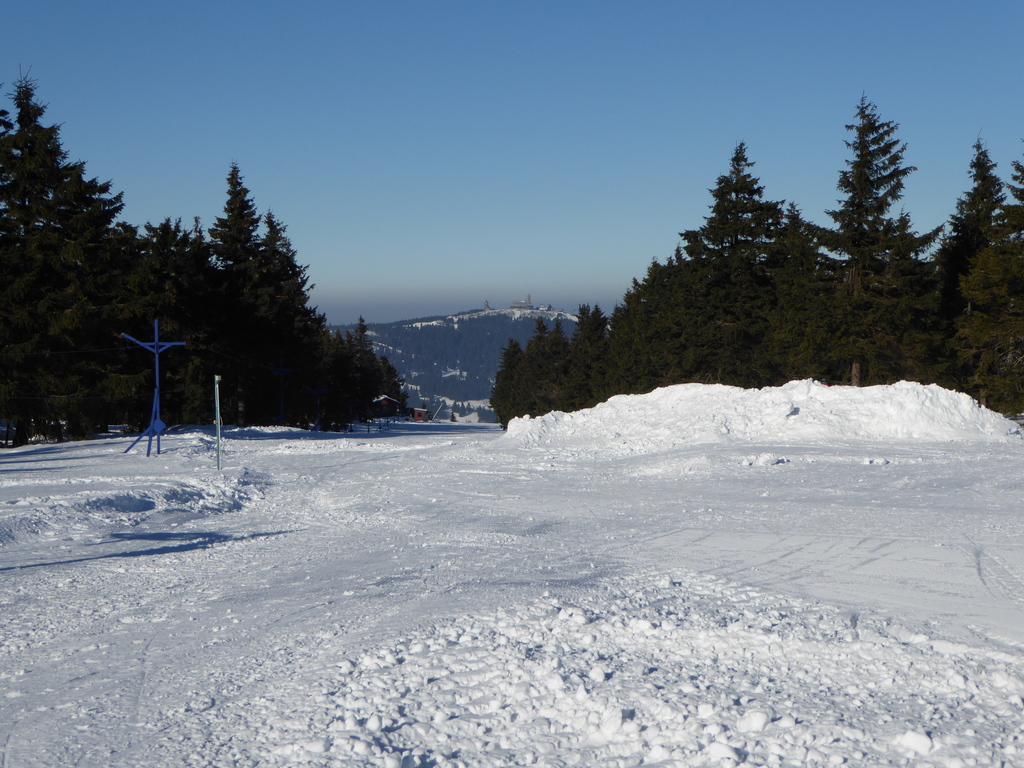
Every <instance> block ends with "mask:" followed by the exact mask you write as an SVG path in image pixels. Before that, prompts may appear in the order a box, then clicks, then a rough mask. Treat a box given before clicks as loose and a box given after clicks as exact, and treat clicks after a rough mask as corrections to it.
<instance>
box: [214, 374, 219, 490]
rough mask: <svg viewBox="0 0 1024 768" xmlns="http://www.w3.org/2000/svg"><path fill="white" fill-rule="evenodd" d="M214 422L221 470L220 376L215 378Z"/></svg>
mask: <svg viewBox="0 0 1024 768" xmlns="http://www.w3.org/2000/svg"><path fill="white" fill-rule="evenodd" d="M213 408H214V414H215V415H214V420H215V423H216V425H217V469H218V470H219V469H220V376H214V377H213Z"/></svg>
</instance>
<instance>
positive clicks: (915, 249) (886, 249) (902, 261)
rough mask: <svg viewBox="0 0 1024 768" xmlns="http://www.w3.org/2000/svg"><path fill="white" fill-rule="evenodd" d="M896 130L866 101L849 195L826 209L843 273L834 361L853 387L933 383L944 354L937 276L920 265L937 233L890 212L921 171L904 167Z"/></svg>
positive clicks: (848, 176)
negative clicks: (919, 231)
mask: <svg viewBox="0 0 1024 768" xmlns="http://www.w3.org/2000/svg"><path fill="white" fill-rule="evenodd" d="M898 127H899V126H898V125H897V124H896V123H894V122H891V121H883V120H881V119H880V118H879V116H878V113H877V111H876V108H875V105H874V104H872V103H871V102H869V101H867V99H866V98H862V99H861V101H860V103H859V104H858V106H857V122H856V123H855V124H853V125H848V126H846V128H847V130H849V131H852V132H853V139H852V140H851V141H848V142H846V145H847V147H849V148H850V150H851V151H852V153H853V158H852V159H851V160H848V161H847V168H846V170H843V171H841V172H840V174H839V183H838V189H839V191H840V192H842V193H843V194H844V197H843V199H842V200H840V207H839V208H838V209H837V210H834V211H828V214H829V216H831V217H832V219H833V221H834V222H835V225H836V226H835V230H834V231H832V232H831V233H830V234H829V236H828V238H827V241H826V245H827V247H828V248H829V250H831V251H832V252H833V253H835V254H838V255H839V256H840V257H841V258H842V259H843V267H844V271H845V275H844V282H843V283H842V285H841V286H840V290H839V291H838V292H837V297H836V299H837V300H836V302H835V305H834V311H835V313H836V317H837V320H838V322H839V327H838V331H839V334H840V335H839V337H838V338H837V339H836V340H835V347H834V357H833V360H832V362H833V364H834V365H835V366H836V367H837V368H845V369H846V370H847V371H849V381H850V383H852V384H854V385H855V386H859V385H861V384H862V383H863V384H874V383H888V382H892V381H895V380H897V379H900V378H916V379H929V378H931V377H932V376H933V375H934V371H935V365H936V363H937V361H938V359H939V358H940V356H941V351H940V349H939V347H940V346H941V342H940V339H939V338H938V334H937V332H936V324H937V320H938V318H937V306H936V301H935V292H934V291H933V279H932V275H931V274H930V265H929V264H927V263H926V262H924V261H923V260H922V257H923V256H924V255H925V251H926V249H927V248H928V247H929V246H930V245H931V244H932V242H934V240H935V238H936V237H937V236H938V233H939V229H936V230H933V231H932V232H928V233H926V234H924V235H919V234H917V233H916V232H914V230H913V228H912V225H911V222H910V216H909V215H908V214H907V213H905V212H902V211H901V212H900V213H899V214H898V215H896V216H895V217H893V216H891V215H890V211H891V209H892V207H893V206H894V205H895V204H896V203H897V202H898V201H899V200H900V198H901V197H902V195H903V188H904V183H905V180H906V178H907V176H908V175H910V174H911V173H913V172H914V171H915V170H916V168H914V167H913V166H908V165H904V163H903V154H904V152H905V151H906V145H905V144H902V143H900V141H899V140H898V139H897V138H896V131H897V129H898Z"/></svg>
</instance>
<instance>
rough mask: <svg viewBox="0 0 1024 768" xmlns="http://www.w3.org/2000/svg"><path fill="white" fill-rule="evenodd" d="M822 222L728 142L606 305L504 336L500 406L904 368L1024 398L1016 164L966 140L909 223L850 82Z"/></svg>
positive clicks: (882, 142)
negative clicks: (926, 208) (723, 165)
mask: <svg viewBox="0 0 1024 768" xmlns="http://www.w3.org/2000/svg"><path fill="white" fill-rule="evenodd" d="M846 127H847V130H848V131H850V134H851V138H850V139H849V140H848V141H847V142H846V145H847V147H848V148H849V151H850V155H851V156H850V159H848V160H847V161H846V167H845V168H844V169H843V170H842V171H841V172H840V174H839V182H838V190H839V192H840V195H841V198H840V200H839V201H838V202H839V205H838V207H837V208H836V209H835V210H832V211H827V214H828V216H829V217H830V218H831V219H832V222H833V226H832V227H828V228H826V227H820V226H816V225H814V224H812V223H810V222H808V221H806V220H805V219H804V218H803V217H802V215H801V212H800V210H799V209H798V208H797V207H796V206H795V205H793V204H788V205H787V204H786V203H785V202H781V201H772V200H767V199H765V196H764V188H763V187H762V185H761V183H760V180H759V179H758V178H756V177H755V176H753V175H752V174H751V167H752V166H753V163H752V162H751V161H750V160H749V159H748V156H747V147H746V145H744V144H742V143H741V144H739V145H738V146H737V147H736V150H735V152H734V153H733V156H732V159H731V162H730V164H729V169H728V171H727V172H726V173H725V174H723V175H722V176H720V177H719V178H718V180H717V183H716V185H715V187H714V189H712V190H711V195H712V204H711V206H710V215H709V216H707V217H706V218H705V220H704V224H703V226H701V227H700V228H699V229H695V230H689V231H686V232H682V233H680V238H681V241H680V243H679V245H678V247H677V248H676V250H675V253H674V254H673V256H672V257H671V258H669V259H668V260H667V261H666V262H664V263H661V262H658V261H655V262H654V263H652V264H651V266H650V268H649V269H648V271H647V274H646V276H645V277H644V278H643V279H642V280H634V281H633V284H632V286H631V287H630V288H629V290H628V291H627V292H626V294H625V296H624V297H623V300H622V302H621V303H620V304H618V305H617V306H616V307H615V309H614V311H613V312H612V315H611V317H610V318H608V317H605V315H604V314H603V313H602V312H601V310H600V308H598V307H594V308H591V307H589V306H583V307H581V308H580V314H579V320H580V322H579V325H578V326H577V328H576V330H575V331H574V334H573V336H572V338H571V339H570V338H567V337H566V335H565V334H564V333H563V331H562V329H561V328H560V327H559V326H558V325H556V326H555V327H554V328H553V329H549V328H547V327H546V326H545V325H544V323H543V322H541V321H539V322H538V326H537V330H536V333H535V334H534V336H533V338H532V339H530V341H529V342H528V344H527V345H526V347H525V349H524V348H522V347H521V346H520V345H519V344H518V343H516V342H515V341H514V340H510V341H509V344H508V346H506V347H505V349H504V351H503V355H502V362H501V368H500V370H499V372H498V375H497V377H496V380H495V385H494V390H493V392H492V399H491V406H492V408H493V409H494V410H495V411H496V412H497V414H498V417H499V420H500V421H501V422H502V423H503V424H507V423H508V421H509V419H511V418H513V417H516V416H521V415H524V414H532V415H535V416H536V415H539V414H542V413H545V412H547V411H550V410H574V409H577V408H580V407H587V406H591V405H594V404H596V403H598V402H600V401H601V400H604V399H605V398H607V397H609V396H611V395H614V394H622V393H642V392H647V391H650V390H651V389H653V388H655V387H659V386H664V385H669V384H677V383H683V382H702V383H722V384H730V385H736V386H744V387H761V386H772V385H779V384H782V383H785V382H786V381H789V380H792V379H800V378H816V379H819V380H825V381H829V382H833V383H842V384H852V385H857V386H859V385H871V384H884V383H892V382H895V381H898V380H903V379H906V380H914V381H919V382H924V383H938V384H941V385H943V386H946V387H950V388H954V389H958V390H961V391H965V392H968V393H970V394H971V395H973V396H975V397H976V398H977V399H978V400H979V401H980V402H982V403H984V404H986V405H988V406H989V407H992V408H995V409H998V410H1002V411H1004V412H1013V413H1018V412H1020V411H1021V410H1024V164H1022V163H1021V162H1019V161H1018V162H1014V163H1013V164H1012V174H1011V178H1010V181H1009V182H1005V181H1003V180H1001V179H1000V178H999V176H997V174H996V166H995V163H993V161H992V160H991V158H990V156H989V153H988V151H987V149H986V148H985V146H984V145H983V144H982V143H981V142H980V141H978V142H977V143H976V144H975V146H974V157H973V160H972V162H971V165H970V180H971V187H970V189H969V190H968V191H967V192H966V193H965V194H964V195H963V196H962V197H961V198H960V199H959V200H958V202H957V206H956V211H955V213H953V215H952V216H951V217H950V220H949V223H948V225H947V226H946V227H945V228H943V227H939V228H938V229H936V230H933V231H931V232H926V233H918V232H916V231H915V230H914V228H913V225H912V223H911V220H910V216H909V214H907V213H906V212H905V211H903V210H902V209H900V208H899V206H898V203H899V201H900V199H901V197H902V194H903V190H904V184H905V181H906V178H907V176H908V175H909V174H911V173H912V172H913V171H915V170H916V169H915V168H914V167H912V166H909V165H907V164H906V163H905V162H904V157H903V156H904V152H905V150H906V145H905V144H904V143H902V142H901V141H900V140H899V139H898V138H897V136H896V132H897V129H898V125H897V124H896V123H894V122H891V121H884V120H882V119H881V118H880V117H879V115H878V112H877V109H876V107H875V105H874V104H872V103H871V102H869V101H867V100H866V99H864V98H862V99H861V101H860V103H859V104H858V106H857V112H856V122H855V123H854V124H852V125H848V126H846Z"/></svg>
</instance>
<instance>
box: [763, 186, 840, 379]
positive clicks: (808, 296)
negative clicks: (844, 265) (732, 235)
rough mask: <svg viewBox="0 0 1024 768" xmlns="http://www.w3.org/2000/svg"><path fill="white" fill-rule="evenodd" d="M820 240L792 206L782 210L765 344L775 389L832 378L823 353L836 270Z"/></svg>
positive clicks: (831, 328) (832, 330)
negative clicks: (775, 374) (774, 374)
mask: <svg viewBox="0 0 1024 768" xmlns="http://www.w3.org/2000/svg"><path fill="white" fill-rule="evenodd" d="M821 236H822V230H821V228H820V227H817V226H815V225H813V224H811V223H809V222H808V221H806V220H805V219H804V218H803V216H802V215H801V213H800V211H799V209H798V208H797V207H796V205H793V204H790V205H789V206H788V207H787V209H786V218H785V223H784V226H783V229H782V231H781V233H780V235H779V237H778V238H777V241H776V242H777V244H778V246H779V254H780V260H779V261H778V263H776V264H775V265H774V267H773V269H772V279H773V283H774V288H775V297H776V306H775V308H774V310H773V311H772V313H771V322H770V332H769V337H770V338H769V344H768V349H769V351H770V354H771V356H772V359H773V361H774V367H775V369H776V370H777V371H778V374H779V375H778V378H777V380H776V382H775V383H778V384H782V383H785V382H786V381H791V380H793V379H804V378H815V379H823V380H829V379H831V378H832V376H833V371H832V370H831V369H830V368H829V364H828V350H829V349H830V347H831V345H832V339H833V338H834V337H835V335H836V334H837V327H836V322H835V317H834V315H833V313H832V312H831V311H830V308H831V305H832V303H833V297H834V295H835V290H836V285H837V282H836V274H837V271H838V265H837V263H836V261H835V260H834V259H832V258H831V257H830V256H828V254H826V253H824V252H823V251H822V249H821V247H820V240H821Z"/></svg>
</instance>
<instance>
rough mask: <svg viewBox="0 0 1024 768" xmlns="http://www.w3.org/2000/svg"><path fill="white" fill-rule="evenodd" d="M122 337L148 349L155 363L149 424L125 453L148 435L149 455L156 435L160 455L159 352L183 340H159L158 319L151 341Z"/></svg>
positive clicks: (178, 345)
mask: <svg viewBox="0 0 1024 768" xmlns="http://www.w3.org/2000/svg"><path fill="white" fill-rule="evenodd" d="M121 337H122V338H125V339H128V341H134V342H135V343H136V344H138V345H139V346H140V347H142V348H143V349H148V350H149V351H150V352H152V353H153V356H154V359H155V364H154V365H153V375H154V382H153V384H154V386H153V410H152V412H151V413H150V417H149V426H148V427H147V428H146V431H145V432H143V433H142V434H141V435H139V436H138V437H137V438H136V439H135V442H134V443H132V444H131V445H129V446H128V447H127V448H125V449H124V452H125V453H128V451H130V450H131V449H132V448H134V447H135V446H136V445H138V444H139V441H140V440H141V439H142V438H144V437H146V436H149V442H148V443H147V444H146V456H149V454H150V451H151V450H152V448H153V437H154V436H156V452H157V455H158V456H159V455H160V433H161V432H163V431H164V427H166V426H167V425H166V424H164V423H163V422H162V421H161V420H160V353H161V352H163V351H165V350H166V349H168V348H170V347H181V346H184V345H185V342H184V341H164V342H161V341H160V321H159V320H154V321H153V343H152V344H150V343H149V342H148V341H139V340H138V339H135V338H132V337H131V336H129V335H128V334H127V333H122V334H121Z"/></svg>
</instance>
